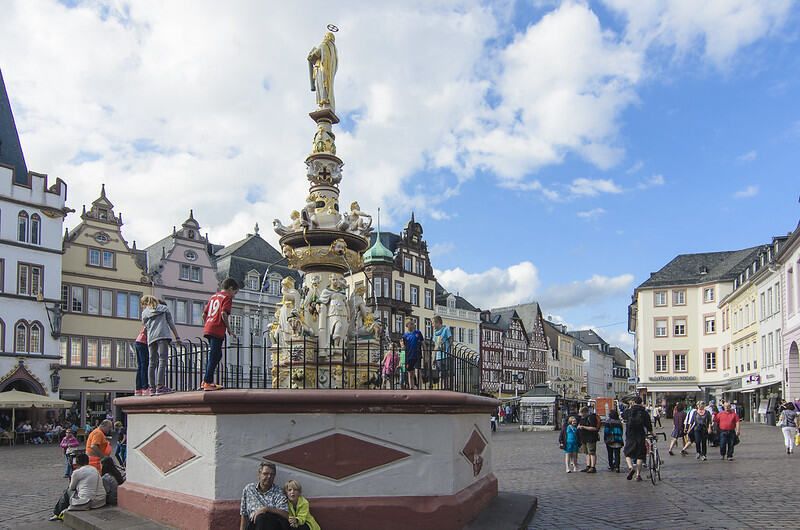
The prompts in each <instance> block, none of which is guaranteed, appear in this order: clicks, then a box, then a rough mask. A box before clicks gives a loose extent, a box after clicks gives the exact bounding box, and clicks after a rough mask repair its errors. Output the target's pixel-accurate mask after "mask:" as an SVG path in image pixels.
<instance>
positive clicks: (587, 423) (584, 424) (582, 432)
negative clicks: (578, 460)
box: [578, 407, 600, 473]
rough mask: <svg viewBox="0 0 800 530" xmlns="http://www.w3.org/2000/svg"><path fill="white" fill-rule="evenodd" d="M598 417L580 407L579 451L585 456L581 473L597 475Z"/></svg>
mask: <svg viewBox="0 0 800 530" xmlns="http://www.w3.org/2000/svg"><path fill="white" fill-rule="evenodd" d="M599 431H600V417H599V416H598V415H597V414H595V413H594V411H590V410H589V407H581V419H580V423H579V424H578V434H579V438H580V441H581V451H582V452H583V453H585V454H586V467H585V468H584V469H581V473H597V469H596V465H597V441H598V440H599V439H600V434H599Z"/></svg>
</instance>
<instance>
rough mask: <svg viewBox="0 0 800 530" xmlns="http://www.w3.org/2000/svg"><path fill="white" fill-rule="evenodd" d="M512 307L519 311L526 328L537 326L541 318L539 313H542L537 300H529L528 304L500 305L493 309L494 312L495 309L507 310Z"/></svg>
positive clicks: (518, 313) (530, 328)
mask: <svg viewBox="0 0 800 530" xmlns="http://www.w3.org/2000/svg"><path fill="white" fill-rule="evenodd" d="M511 309H513V310H514V311H516V312H517V315H518V316H519V318H521V319H522V323H523V324H524V325H525V329H526V330H532V329H535V328H536V321H537V320H538V319H539V314H540V312H539V304H538V303H537V302H528V303H527V304H519V305H514V306H507V307H498V308H497V309H492V312H493V313H494V312H495V311H507V310H511ZM542 320H544V319H542Z"/></svg>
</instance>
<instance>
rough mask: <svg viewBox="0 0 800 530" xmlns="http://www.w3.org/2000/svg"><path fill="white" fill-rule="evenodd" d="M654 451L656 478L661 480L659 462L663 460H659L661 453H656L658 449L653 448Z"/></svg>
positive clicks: (661, 462)
mask: <svg viewBox="0 0 800 530" xmlns="http://www.w3.org/2000/svg"><path fill="white" fill-rule="evenodd" d="M655 453H656V475H657V476H658V480H661V464H663V463H664V462H663V461H662V460H661V455H659V454H658V449H656V450H655Z"/></svg>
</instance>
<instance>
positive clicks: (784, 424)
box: [778, 401, 798, 455]
mask: <svg viewBox="0 0 800 530" xmlns="http://www.w3.org/2000/svg"><path fill="white" fill-rule="evenodd" d="M778 426H779V427H780V428H781V431H782V432H783V443H784V445H786V454H787V455H790V454H792V453H794V435H795V434H796V433H797V428H798V414H797V410H796V409H795V406H794V403H792V402H791V401H789V402H788V403H786V404H784V405H783V410H782V411H781V415H780V417H779V418H778Z"/></svg>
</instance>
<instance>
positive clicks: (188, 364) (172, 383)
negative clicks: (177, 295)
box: [167, 336, 480, 394]
mask: <svg viewBox="0 0 800 530" xmlns="http://www.w3.org/2000/svg"><path fill="white" fill-rule="evenodd" d="M208 356H209V345H208V343H207V342H206V341H204V340H198V341H181V342H174V343H172V345H171V346H170V354H169V357H168V360H167V386H169V387H170V388H172V389H174V390H176V391H191V390H197V389H199V388H200V384H201V382H202V378H203V374H204V371H205V367H206V362H207V359H208ZM403 357H404V356H403V354H402V352H401V350H400V348H398V347H397V346H396V345H395V346H392V345H387V344H386V342H385V341H382V342H380V343H379V342H377V341H374V340H363V341H355V342H354V343H352V344H349V345H347V346H345V347H335V346H330V347H327V348H319V347H318V344H317V341H316V339H315V338H314V337H304V338H303V339H298V340H293V341H289V342H285V343H278V344H268V343H267V341H266V340H261V339H260V338H259V337H257V336H253V337H245V338H243V339H240V340H237V341H232V340H231V339H230V337H229V338H228V341H227V342H226V343H225V344H224V345H223V347H222V359H221V360H220V363H219V365H218V368H217V370H216V372H215V374H214V379H215V381H214V382H216V383H217V384H220V385H222V386H223V387H225V388H236V389H257V388H283V389H303V388H305V389H331V390H334V389H381V388H383V389H392V390H395V389H406V388H410V387H413V388H420V389H427V390H451V391H454V392H464V393H469V394H478V393H479V392H480V367H479V363H478V358H477V354H475V353H474V352H473V351H471V350H470V349H469V348H467V347H465V346H464V345H461V344H455V345H453V348H452V350H451V352H449V353H446V352H437V351H434V350H433V347H432V343H430V342H426V343H425V344H424V346H423V354H422V359H421V362H420V364H419V372H418V373H419V378H418V379H417V378H416V377H411V378H409V373H408V371H407V370H406V366H405V363H404V362H403V361H404V359H403ZM414 376H416V372H415V373H414Z"/></svg>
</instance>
